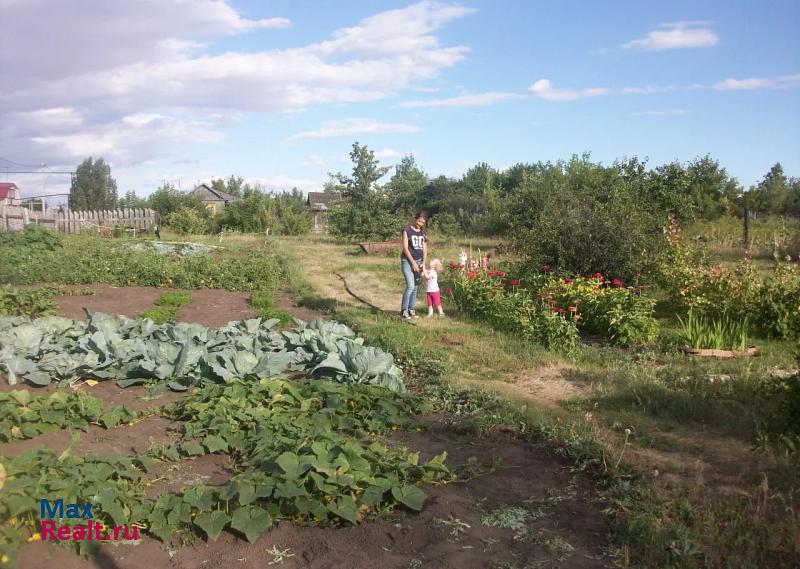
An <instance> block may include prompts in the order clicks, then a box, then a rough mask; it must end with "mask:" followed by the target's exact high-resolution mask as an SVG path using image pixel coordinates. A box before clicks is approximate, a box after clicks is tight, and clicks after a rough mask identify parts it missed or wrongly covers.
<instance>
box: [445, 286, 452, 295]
mask: <svg viewBox="0 0 800 569" xmlns="http://www.w3.org/2000/svg"><path fill="white" fill-rule="evenodd" d="M444 292H445V294H450V293H452V292H453V289H452V288H450V287H447V288H446V289H444Z"/></svg>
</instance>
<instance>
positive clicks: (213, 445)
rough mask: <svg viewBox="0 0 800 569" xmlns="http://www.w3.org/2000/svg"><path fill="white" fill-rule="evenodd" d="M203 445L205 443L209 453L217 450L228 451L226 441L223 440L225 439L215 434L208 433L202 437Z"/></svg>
mask: <svg viewBox="0 0 800 569" xmlns="http://www.w3.org/2000/svg"><path fill="white" fill-rule="evenodd" d="M203 445H205V447H206V450H208V452H210V453H213V452H218V451H222V452H228V443H227V442H225V439H223V438H222V437H219V436H217V435H208V436H207V437H206V438H204V439H203Z"/></svg>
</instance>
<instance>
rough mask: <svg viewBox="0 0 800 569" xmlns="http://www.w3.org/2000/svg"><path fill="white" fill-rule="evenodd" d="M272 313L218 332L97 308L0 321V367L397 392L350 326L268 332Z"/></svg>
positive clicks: (396, 377)
mask: <svg viewBox="0 0 800 569" xmlns="http://www.w3.org/2000/svg"><path fill="white" fill-rule="evenodd" d="M276 324H278V320H277V319H272V320H266V321H265V320H262V319H259V318H257V319H252V320H245V321H241V322H232V323H230V324H229V325H228V326H226V327H224V328H221V329H219V330H211V329H208V328H205V327H204V326H200V325H198V324H186V323H179V324H175V323H171V322H168V323H165V324H161V325H159V324H156V323H154V322H153V321H152V320H150V319H147V318H145V319H135V320H134V319H130V318H126V317H124V316H109V315H106V314H101V313H95V314H91V315H89V319H88V321H86V322H82V321H78V320H70V319H68V318H61V317H57V316H48V317H44V318H40V319H36V320H30V319H29V318H26V317H12V318H0V338H2V340H0V370H3V371H5V372H6V373H7V375H8V382H9V383H10V384H12V385H14V384H16V383H17V382H19V381H25V382H27V383H30V384H33V385H39V386H42V385H48V384H49V383H50V382H51V381H57V382H59V384H60V385H62V386H64V385H72V384H75V383H76V382H78V381H80V380H82V379H85V378H97V379H101V380H105V379H116V380H117V384H118V385H120V386H121V387H128V386H131V385H137V384H143V383H148V382H161V383H165V384H166V385H167V386H168V387H169V388H171V389H176V390H185V389H188V388H189V387H191V386H194V385H198V384H201V383H206V382H227V381H230V380H232V379H234V378H243V379H248V378H252V379H260V378H266V377H274V376H276V375H279V374H283V373H286V372H304V373H306V374H308V375H309V376H313V377H324V378H329V379H334V380H336V381H340V382H345V383H368V384H372V385H381V386H384V387H387V388H389V389H391V390H393V391H396V392H403V391H404V390H405V386H404V383H403V372H402V371H401V370H400V368H398V367H397V366H396V365H395V363H394V358H393V357H392V355H391V354H388V353H386V352H383V351H382V350H380V349H379V348H375V347H370V346H364V345H363V341H362V340H361V339H359V338H356V337H355V333H354V332H353V331H352V330H351V329H350V328H348V327H347V326H344V325H341V324H337V323H336V322H330V321H324V320H314V321H313V322H311V323H310V324H306V323H304V322H300V321H298V324H299V325H298V327H297V328H295V329H293V330H288V331H284V332H277V331H275V330H273V328H274V326H275V325H276Z"/></svg>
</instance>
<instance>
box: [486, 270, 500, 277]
mask: <svg viewBox="0 0 800 569" xmlns="http://www.w3.org/2000/svg"><path fill="white" fill-rule="evenodd" d="M496 274H497V273H496V272H495V271H488V272H487V273H486V276H487V277H493V276H495V275H496Z"/></svg>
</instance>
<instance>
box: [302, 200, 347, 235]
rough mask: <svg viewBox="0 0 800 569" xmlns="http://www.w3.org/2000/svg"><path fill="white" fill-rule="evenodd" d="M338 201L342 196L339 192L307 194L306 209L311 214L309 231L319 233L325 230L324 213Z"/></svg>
mask: <svg viewBox="0 0 800 569" xmlns="http://www.w3.org/2000/svg"><path fill="white" fill-rule="evenodd" d="M340 199H342V194H341V193H339V192H308V199H307V200H306V208H307V209H308V212H309V213H310V214H311V231H313V232H314V233H321V232H322V231H324V230H325V223H326V219H325V218H326V217H327V216H326V212H327V211H328V210H329V209H330V207H331V204H333V202H335V201H336V200H340Z"/></svg>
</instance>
